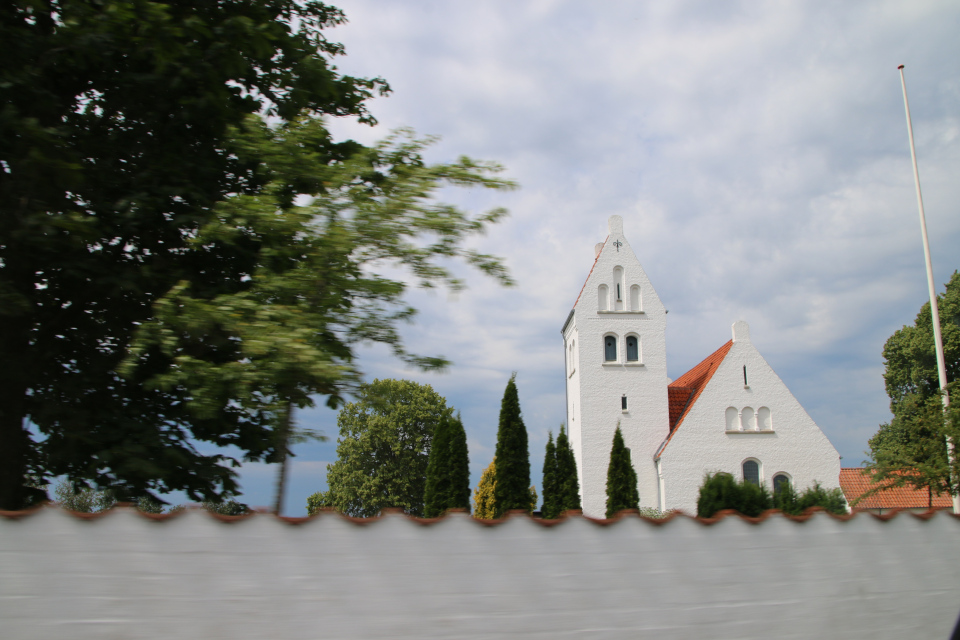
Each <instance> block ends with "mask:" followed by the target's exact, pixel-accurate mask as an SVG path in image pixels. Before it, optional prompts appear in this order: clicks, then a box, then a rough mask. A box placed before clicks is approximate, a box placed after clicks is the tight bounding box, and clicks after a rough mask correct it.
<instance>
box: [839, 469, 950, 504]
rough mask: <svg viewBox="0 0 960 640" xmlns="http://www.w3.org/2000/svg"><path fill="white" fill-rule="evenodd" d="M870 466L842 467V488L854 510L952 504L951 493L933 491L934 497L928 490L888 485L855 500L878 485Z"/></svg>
mask: <svg viewBox="0 0 960 640" xmlns="http://www.w3.org/2000/svg"><path fill="white" fill-rule="evenodd" d="M876 486H877V485H876V483H875V482H874V481H873V478H872V477H871V474H870V470H869V469H863V468H859V467H847V468H844V469H840V488H841V489H842V490H843V495H844V497H846V499H847V503H848V504H849V505H850V506H851V508H852V509H853V510H854V511H859V510H861V509H926V508H927V506H928V504H930V503H931V502H932V507H933V508H934V509H947V508H951V507H953V501H952V500H951V498H950V496H949V495H948V494H941V495H939V496H938V495H934V496H933V500H932V501H931V500H930V497H929V496H928V495H927V492H926V491H923V490H921V489H914V488H913V487H909V486H908V487H887V488H886V489H883V490H881V491H878V492H877V493H875V494H873V495H872V496H869V497H867V498H864V499H863V500H861V501H860V502H858V503H857V504H853V502H854V501H855V500H856V499H857V498H859V497H860V496H862V495H863V494H864V493H866V492H867V491H869V490H871V489H874V488H876Z"/></svg>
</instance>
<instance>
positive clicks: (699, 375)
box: [654, 340, 733, 458]
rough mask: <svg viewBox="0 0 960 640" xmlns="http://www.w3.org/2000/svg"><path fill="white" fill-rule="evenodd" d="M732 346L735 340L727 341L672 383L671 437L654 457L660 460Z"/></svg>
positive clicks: (669, 388)
mask: <svg viewBox="0 0 960 640" xmlns="http://www.w3.org/2000/svg"><path fill="white" fill-rule="evenodd" d="M732 346H733V340H729V341H727V343H726V344H725V345H723V346H722V347H720V348H719V349H717V350H716V351H714V352H713V353H711V354H710V355H709V356H707V357H706V358H704V359H703V361H701V362H700V364H698V365H697V366H695V367H694V368H693V369H690V371H687V372H686V373H685V374H683V375H682V376H680V377H679V378H677V379H676V380H674V381H673V382H671V383H670V385H669V386H668V387H667V398H668V401H669V403H670V435H669V436H667V439H666V440H664V442H663V444H662V445H660V449H658V450H657V454H656V456H654V457H655V458H659V457H660V454H662V453H663V450H664V449H666V448H667V444H668V443H669V442H670V439H671V438H673V434H674V433H676V432H677V429H678V428H679V427H680V425H681V424H682V423H683V419H684V418H686V417H687V415H688V414H689V413H690V409H692V408H693V405H694V403H695V402H696V401H697V398H699V397H700V394H701V393H702V392H703V390H704V388H705V387H706V386H707V383H708V382H710V378H712V377H713V374H714V373H716V371H717V367H719V366H720V363H721V362H723V359H724V358H725V357H726V356H727V352H729V351H730V347H732ZM684 396H686V397H684Z"/></svg>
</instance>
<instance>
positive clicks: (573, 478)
mask: <svg viewBox="0 0 960 640" xmlns="http://www.w3.org/2000/svg"><path fill="white" fill-rule="evenodd" d="M557 487H558V491H559V495H560V498H559V504H558V506H557V508H558V510H559V513H563V512H564V511H570V510H572V509H580V508H581V506H580V481H579V480H578V479H577V458H576V456H575V455H574V453H573V449H571V448H570V440H569V439H568V438H567V434H566V432H565V431H564V425H563V424H561V425H560V434H559V435H558V436H557Z"/></svg>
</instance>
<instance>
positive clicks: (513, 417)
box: [496, 372, 532, 517]
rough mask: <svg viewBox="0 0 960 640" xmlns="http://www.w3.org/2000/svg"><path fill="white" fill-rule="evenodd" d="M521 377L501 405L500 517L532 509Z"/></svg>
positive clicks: (513, 380)
mask: <svg viewBox="0 0 960 640" xmlns="http://www.w3.org/2000/svg"><path fill="white" fill-rule="evenodd" d="M516 378H517V374H516V372H514V374H513V375H512V376H510V381H509V382H508V383H507V388H506V390H505V391H504V392H503V402H502V403H501V405H500V427H499V429H498V431H497V453H496V459H497V466H496V469H497V475H496V478H497V486H496V499H497V517H500V516H502V515H503V514H505V513H506V512H508V511H510V510H511V509H523V510H524V511H527V512H528V513H529V512H530V511H531V510H532V509H531V507H530V450H529V448H528V447H527V428H526V427H525V426H524V424H523V418H522V417H521V416H520V398H519V397H518V396H517V384H516Z"/></svg>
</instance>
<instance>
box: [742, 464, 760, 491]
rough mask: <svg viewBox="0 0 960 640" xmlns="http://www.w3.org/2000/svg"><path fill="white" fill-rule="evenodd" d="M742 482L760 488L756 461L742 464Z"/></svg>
mask: <svg viewBox="0 0 960 640" xmlns="http://www.w3.org/2000/svg"><path fill="white" fill-rule="evenodd" d="M743 481H744V482H749V483H750V484H755V485H757V486H760V464H759V463H758V462H757V461H756V460H747V461H746V462H744V463H743Z"/></svg>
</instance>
